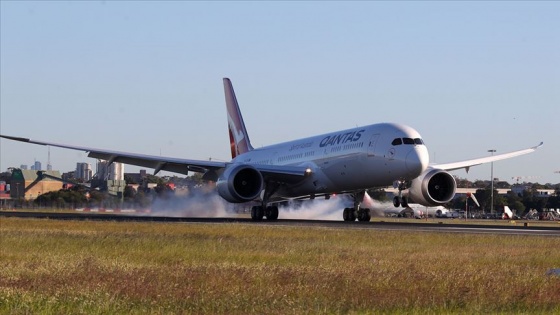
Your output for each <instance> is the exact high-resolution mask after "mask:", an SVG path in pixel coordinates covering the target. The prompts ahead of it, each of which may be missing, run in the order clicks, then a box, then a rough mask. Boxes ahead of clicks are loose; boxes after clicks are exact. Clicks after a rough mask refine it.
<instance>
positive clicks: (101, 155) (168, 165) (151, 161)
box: [0, 135, 227, 175]
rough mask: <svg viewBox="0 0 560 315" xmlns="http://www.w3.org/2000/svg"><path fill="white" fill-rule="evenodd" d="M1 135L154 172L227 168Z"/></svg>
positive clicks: (222, 163) (182, 171) (224, 163)
mask: <svg viewBox="0 0 560 315" xmlns="http://www.w3.org/2000/svg"><path fill="white" fill-rule="evenodd" d="M0 137H1V138H6V139H10V140H14V141H20V142H26V143H33V144H39V145H50V146H53V147H59V148H65V149H72V150H78V151H85V152H89V153H88V156H89V157H91V158H95V159H102V160H107V161H109V162H110V163H112V162H119V163H124V164H131V165H137V166H143V167H148V168H153V169H155V172H154V174H157V173H158V172H159V171H162V170H164V171H170V172H175V173H180V174H185V175H187V173H188V172H189V171H190V172H200V173H206V172H208V171H214V172H215V171H218V170H220V169H223V168H225V167H226V165H227V163H226V162H216V161H198V160H187V159H178V158H171V157H163V156H155V155H144V154H136V153H128V152H119V151H111V150H101V149H96V148H89V147H82V146H74V145H67V144H59V143H52V142H43V141H37V140H31V139H27V138H20V137H11V136H5V135H0Z"/></svg>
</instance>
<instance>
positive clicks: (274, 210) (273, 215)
mask: <svg viewBox="0 0 560 315" xmlns="http://www.w3.org/2000/svg"><path fill="white" fill-rule="evenodd" d="M265 216H266V219H267V220H276V219H278V207H276V206H268V207H266V215H265Z"/></svg>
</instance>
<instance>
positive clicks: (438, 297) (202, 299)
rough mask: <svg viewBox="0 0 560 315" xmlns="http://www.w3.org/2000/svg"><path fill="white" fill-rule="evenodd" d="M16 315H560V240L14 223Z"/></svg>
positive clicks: (0, 306)
mask: <svg viewBox="0 0 560 315" xmlns="http://www.w3.org/2000/svg"><path fill="white" fill-rule="evenodd" d="M0 242H1V243H0V250H1V252H0V254H1V256H0V312H1V313H4V314H115V313H117V314H123V313H126V314H173V313H181V314H189V313H190V314H203V313H204V314H247V313H257V314H318V313H319V314H321V313H322V314H340V313H344V314H363V313H366V314H367V313H372V314H386V313H400V314H411V313H415V314H433V313H458V314H473V313H499V314H510V313H522V314H527V313H533V314H560V277H559V276H550V275H546V273H547V271H548V270H550V269H552V268H560V239H559V238H557V237H538V236H497V235H466V234H449V233H429V232H412V231H411V232H400V231H394V232H393V231H376V230H353V229H334V228H332V229H331V228H309V227H305V228H302V227H286V226H265V225H261V226H259V225H255V224H239V223H231V224H194V223H193V224H186V223H179V224H169V223H131V222H126V223H123V222H94V221H89V222H88V221H85V222H82V221H56V220H39V219H17V218H1V219H0Z"/></svg>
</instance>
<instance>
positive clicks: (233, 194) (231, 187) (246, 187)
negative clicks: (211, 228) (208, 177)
mask: <svg viewBox="0 0 560 315" xmlns="http://www.w3.org/2000/svg"><path fill="white" fill-rule="evenodd" d="M263 182H264V180H263V177H262V175H261V172H259V171H258V170H257V169H256V168H254V167H252V166H250V165H243V164H240V165H233V166H230V167H228V168H226V169H225V171H224V173H223V174H222V175H221V176H220V178H218V181H217V182H216V188H217V189H218V194H220V196H221V197H222V198H224V199H225V200H227V201H229V202H234V203H240V202H247V201H251V200H254V199H255V198H257V197H258V196H259V194H260V193H261V191H262V190H263V186H264V184H263Z"/></svg>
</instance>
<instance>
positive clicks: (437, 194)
mask: <svg viewBox="0 0 560 315" xmlns="http://www.w3.org/2000/svg"><path fill="white" fill-rule="evenodd" d="M456 188H457V183H455V178H453V176H451V174H449V173H448V172H446V171H444V170H441V169H427V170H426V171H424V173H422V174H420V176H418V177H417V178H415V179H414V180H413V181H412V184H411V185H410V188H409V189H408V196H409V198H410V201H411V202H415V203H419V204H421V205H423V206H426V207H433V206H439V205H442V204H445V203H447V202H449V201H451V200H452V199H453V197H454V196H455V190H456Z"/></svg>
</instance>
